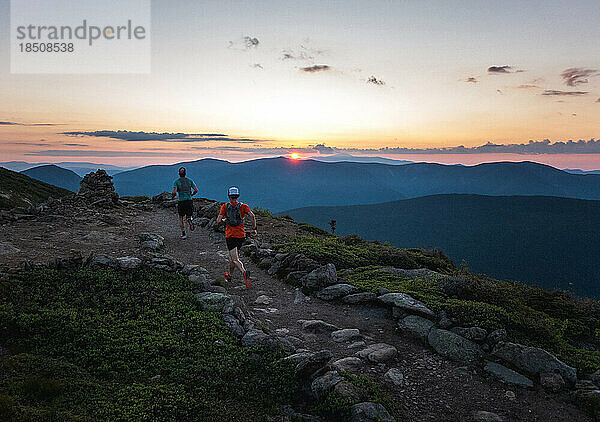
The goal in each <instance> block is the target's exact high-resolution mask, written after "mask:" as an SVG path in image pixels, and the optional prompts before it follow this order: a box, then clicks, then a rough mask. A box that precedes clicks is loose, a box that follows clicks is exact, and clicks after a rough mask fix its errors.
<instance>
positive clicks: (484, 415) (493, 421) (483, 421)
mask: <svg viewBox="0 0 600 422" xmlns="http://www.w3.org/2000/svg"><path fill="white" fill-rule="evenodd" d="M471 420H472V421H473V422H502V421H504V419H502V418H501V417H500V416H498V415H497V414H495V413H492V412H486V411H484V410H477V411H475V412H473V414H472V415H471Z"/></svg>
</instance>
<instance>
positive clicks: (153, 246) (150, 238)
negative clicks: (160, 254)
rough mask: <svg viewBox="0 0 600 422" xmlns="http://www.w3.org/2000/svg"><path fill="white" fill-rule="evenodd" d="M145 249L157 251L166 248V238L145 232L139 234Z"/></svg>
mask: <svg viewBox="0 0 600 422" xmlns="http://www.w3.org/2000/svg"><path fill="white" fill-rule="evenodd" d="M138 238H139V239H140V242H141V246H142V248H143V249H149V250H152V251H157V250H159V249H162V248H163V247H164V246H165V238H164V237H162V236H161V235H159V234H155V233H148V232H143V233H140V234H138Z"/></svg>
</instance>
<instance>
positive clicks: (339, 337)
mask: <svg viewBox="0 0 600 422" xmlns="http://www.w3.org/2000/svg"><path fill="white" fill-rule="evenodd" d="M361 337H362V336H361V335H360V331H359V330H358V328H345V329H343V330H337V331H334V332H332V333H331V339H332V340H333V341H335V342H338V343H346V342H348V341H352V340H357V339H360V338H361Z"/></svg>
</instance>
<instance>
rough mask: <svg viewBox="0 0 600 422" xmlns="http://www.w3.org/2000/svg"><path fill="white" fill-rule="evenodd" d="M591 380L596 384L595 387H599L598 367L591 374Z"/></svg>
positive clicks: (599, 372)
mask: <svg viewBox="0 0 600 422" xmlns="http://www.w3.org/2000/svg"><path fill="white" fill-rule="evenodd" d="M592 382H593V383H594V384H595V385H596V387H598V388H600V369H598V370H597V371H596V372H594V373H593V374H592Z"/></svg>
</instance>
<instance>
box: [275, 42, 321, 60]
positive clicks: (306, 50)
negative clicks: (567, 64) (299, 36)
mask: <svg viewBox="0 0 600 422" xmlns="http://www.w3.org/2000/svg"><path fill="white" fill-rule="evenodd" d="M324 53H325V50H319V49H316V48H312V47H307V46H305V45H302V44H301V45H300V47H299V48H297V49H286V50H283V51H282V52H281V60H300V61H312V60H314V59H315V57H317V56H320V55H322V54H324Z"/></svg>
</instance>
